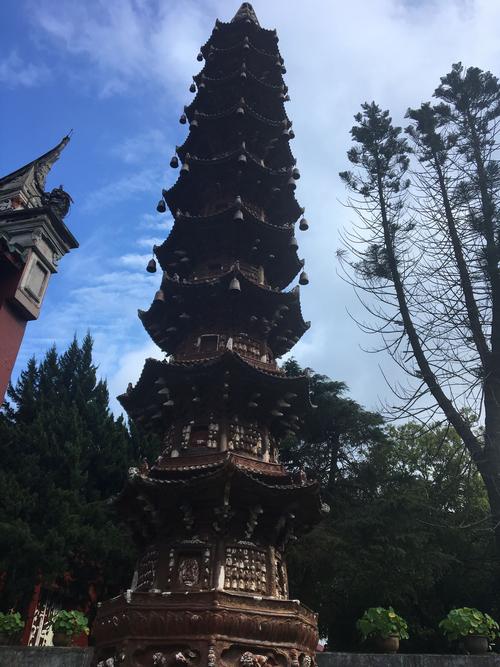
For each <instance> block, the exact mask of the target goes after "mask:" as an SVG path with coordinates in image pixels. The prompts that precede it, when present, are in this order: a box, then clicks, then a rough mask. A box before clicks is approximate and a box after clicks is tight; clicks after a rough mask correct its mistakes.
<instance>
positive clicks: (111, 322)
mask: <svg viewBox="0 0 500 667" xmlns="http://www.w3.org/2000/svg"><path fill="white" fill-rule="evenodd" d="M239 4H240V3H239V2H237V1H235V2H229V1H228V0H197V1H194V0H85V2H82V1H81V0H74V1H73V0H36V2H35V1H34V0H2V2H1V3H0V45H1V46H0V86H1V91H2V92H1V94H0V99H1V107H0V108H1V111H0V115H1V119H2V122H1V123H0V145H1V152H0V174H2V175H5V174H7V173H9V172H11V171H14V170H15V169H17V168H19V167H20V166H22V165H23V164H26V163H27V162H30V161H31V160H33V159H34V158H36V157H38V156H39V155H41V154H43V153H45V152H46V151H47V150H49V149H50V148H52V147H53V146H54V145H56V144H57V143H58V142H59V141H60V139H61V138H62V137H63V136H64V135H65V134H67V133H68V132H69V131H70V130H71V129H73V130H74V133H73V135H72V139H71V142H70V144H69V145H68V147H67V148H66V149H65V151H64V152H63V154H62V156H61V158H60V160H59V161H58V162H57V163H56V165H55V166H54V168H53V170H52V172H51V174H50V176H49V179H48V183H47V186H48V189H51V188H52V187H55V186H57V185H60V184H63V185H64V188H65V189H66V190H67V191H68V192H69V193H70V194H71V196H72V198H73V200H74V204H73V207H72V210H71V212H70V214H69V215H68V217H67V218H66V223H67V225H68V226H69V227H70V229H71V231H72V232H73V234H74V235H75V236H76V237H77V239H78V240H79V242H80V247H79V248H78V249H77V250H73V251H72V252H71V253H70V254H69V255H67V256H65V257H64V258H63V259H62V260H61V262H60V265H59V272H58V274H57V275H56V276H53V278H52V280H51V282H50V285H49V289H48V292H47V295H46V297H45V301H44V305H43V308H42V313H41V316H40V318H39V320H38V321H36V322H31V323H29V324H28V328H27V332H26V334H25V337H24V341H23V345H22V347H21V350H20V353H19V356H18V360H17V364H16V367H15V370H14V377H15V376H16V375H17V374H18V373H19V371H20V370H21V369H22V368H23V367H24V366H25V364H26V361H27V359H28V358H29V357H31V356H32V355H35V356H37V357H38V358H40V357H41V356H42V355H43V354H44V352H45V350H46V349H47V348H48V347H49V346H50V345H51V344H53V343H55V344H56V346H57V348H58V349H59V350H60V351H62V350H64V348H65V347H66V346H67V344H68V343H69V341H70V340H71V339H72V338H73V336H74V335H75V334H76V335H77V336H78V337H80V338H81V337H82V336H83V335H84V334H85V333H86V331H88V330H89V331H90V332H91V333H92V335H93V337H94V339H95V347H94V351H95V360H96V362H97V364H98V366H99V373H100V375H101V376H102V377H104V378H106V379H107V381H108V384H109V389H110V394H111V396H112V397H114V396H116V395H117V394H119V393H122V392H123V391H124V390H125V388H126V386H127V384H128V382H130V381H132V382H134V383H135V381H136V380H137V379H138V377H139V375H140V372H141V370H142V367H143V364H144V360H145V358H146V357H157V358H162V353H161V351H160V350H159V349H158V348H157V347H156V346H155V345H154V344H153V342H152V341H151V340H150V339H149V337H148V335H147V333H146V331H145V330H144V329H143V327H142V325H141V323H140V321H139V319H138V317H137V309H139V308H140V309H144V310H146V309H147V308H148V307H149V304H150V303H151V301H152V298H153V295H154V292H155V291H156V289H157V288H158V284H159V282H160V279H161V274H160V272H158V273H156V274H148V273H146V271H145V267H146V264H147V261H148V260H149V259H150V258H151V256H152V255H151V249H152V246H153V245H154V244H155V243H160V242H162V240H163V239H164V238H165V237H166V235H167V234H168V232H169V229H170V228H171V224H172V220H171V218H169V216H168V215H167V214H163V215H161V214H158V213H157V212H156V203H157V201H158V199H159V198H160V195H161V189H162V187H167V188H168V187H170V186H171V185H172V184H173V183H174V182H175V179H176V177H177V173H178V172H177V171H176V170H172V169H171V168H170V167H169V161H170V157H171V156H172V155H173V153H174V149H175V145H176V144H178V145H180V144H182V143H183V141H184V138H185V136H186V132H187V130H186V126H183V125H180V124H179V122H178V119H179V116H180V114H181V113H182V108H183V105H184V104H188V103H189V102H190V100H191V99H192V97H193V95H192V94H191V93H190V92H189V90H188V88H189V85H190V83H191V77H192V76H193V75H194V74H196V73H197V72H198V71H199V70H200V68H201V67H200V63H198V62H197V61H196V55H197V53H198V50H199V47H200V45H202V44H203V43H204V42H205V41H206V40H207V39H208V37H209V35H210V33H211V30H212V28H213V25H214V23H215V19H216V18H219V19H220V20H222V21H229V20H230V19H231V18H232V16H233V15H234V13H235V12H236V10H237V9H238V6H239ZM253 6H254V9H255V11H256V13H257V15H258V18H259V21H260V23H261V25H262V26H263V27H266V28H276V29H277V31H278V36H279V48H280V52H281V55H282V56H283V58H284V60H285V64H286V67H287V73H286V75H285V80H286V83H287V85H288V87H289V94H290V97H291V101H290V102H288V107H287V113H288V115H289V117H290V118H291V120H293V124H294V131H295V135H296V137H295V139H294V140H293V142H292V151H293V153H294V155H295V157H296V158H297V166H298V167H299V169H300V172H301V179H300V180H299V181H298V187H297V191H296V196H297V199H298V200H299V202H300V203H301V205H302V206H305V208H306V217H307V219H308V221H309V223H310V228H309V231H307V232H305V233H304V232H299V231H297V236H298V239H299V244H300V249H299V256H300V257H303V258H305V260H306V270H307V272H308V274H309V278H310V284H309V285H308V286H307V287H303V288H302V291H301V298H302V310H303V313H304V317H305V319H307V320H311V321H312V327H311V329H310V330H309V331H308V332H307V333H306V335H305V336H304V337H303V339H302V340H301V341H300V342H299V343H298V344H297V345H296V346H295V348H294V349H293V352H292V354H293V356H295V358H296V359H297V360H298V361H299V363H300V364H302V365H303V366H309V367H311V368H313V369H314V370H315V371H317V372H320V373H324V374H326V375H329V376H330V377H332V378H334V379H336V380H343V381H345V382H346V383H347V385H348V386H349V390H350V394H351V396H352V397H353V398H354V399H355V400H357V401H359V402H360V403H362V404H363V405H365V406H366V407H368V408H370V409H377V408H378V407H379V406H380V404H381V402H384V401H386V400H389V401H390V400H391V396H390V390H389V388H388V387H387V385H386V383H385V381H384V379H383V374H382V371H384V373H385V374H386V375H387V376H388V377H389V378H392V377H394V376H395V375H394V374H395V372H396V371H395V369H394V366H393V364H392V362H391V361H390V359H388V358H386V357H384V356H383V355H380V354H378V355H376V354H370V353H368V352H366V351H365V350H366V349H370V348H372V347H374V346H376V344H377V341H376V340H374V339H373V338H369V337H367V335H366V334H363V333H362V332H361V331H360V330H359V328H358V327H357V325H356V324H355V322H354V321H353V320H352V318H351V317H350V315H349V313H351V314H353V315H355V316H358V317H363V312H362V310H361V308H360V306H359V304H358V302H357V300H356V296H355V294H354V293H353V291H352V288H351V287H350V286H349V285H347V284H346V283H345V282H343V281H342V279H341V277H340V276H339V274H338V272H339V267H338V264H337V260H336V251H337V249H338V248H339V247H340V238H339V234H340V232H341V231H342V229H348V228H349V226H350V225H351V224H352V221H353V214H352V212H351V211H350V210H349V209H348V208H347V207H346V206H345V201H346V192H345V190H344V186H343V185H342V183H341V182H340V179H339V178H338V172H339V171H342V170H344V169H346V168H347V166H348V163H347V159H346V151H347V150H348V148H349V146H350V137H349V130H350V128H351V126H352V125H353V115H354V114H355V113H356V112H357V111H358V109H359V106H360V104H361V103H362V102H364V101H372V100H375V101H376V102H377V103H378V104H379V105H380V106H382V107H383V108H387V109H390V111H391V113H392V116H393V119H394V121H395V122H396V123H398V124H404V122H405V121H404V114H405V111H406V109H407V108H408V107H410V106H412V107H415V106H418V105H419V104H420V103H421V102H423V101H425V100H427V99H429V98H430V97H431V95H432V92H433V90H434V89H435V88H436V86H437V85H438V83H439V78H440V76H443V75H444V74H446V73H447V72H448V71H449V70H450V68H451V65H452V63H454V62H457V61H462V62H463V63H464V64H466V65H475V66H478V67H480V68H482V69H489V70H491V71H492V72H493V73H495V74H497V75H500V41H499V40H498V26H499V25H500V2H499V1H498V0H357V1H356V2H352V1H348V0H308V2H304V1H303V0H286V2H285V1H284V0H266V1H265V2H264V0H255V2H254V3H253ZM112 407H113V409H114V410H115V411H116V412H119V411H120V409H119V406H118V404H117V403H116V401H114V399H113V402H112Z"/></svg>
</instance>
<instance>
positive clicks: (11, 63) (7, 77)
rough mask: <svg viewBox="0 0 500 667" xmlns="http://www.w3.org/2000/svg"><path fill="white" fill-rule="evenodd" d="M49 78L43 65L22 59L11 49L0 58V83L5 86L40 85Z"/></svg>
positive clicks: (26, 86) (47, 71) (28, 86)
mask: <svg viewBox="0 0 500 667" xmlns="http://www.w3.org/2000/svg"><path fill="white" fill-rule="evenodd" d="M49 78H50V71H49V69H48V67H46V66H45V65H35V64H34V63H32V62H26V61H25V60H23V59H22V58H21V57H20V56H19V54H18V53H17V52H16V51H11V52H10V53H9V54H8V55H7V56H6V57H5V58H3V59H2V60H0V83H2V84H4V85H5V86H7V88H15V87H17V86H23V87H25V88H32V87H33V86H40V85H42V84H44V83H45V82H46V81H47V80H48V79H49Z"/></svg>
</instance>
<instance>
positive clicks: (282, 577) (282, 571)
mask: <svg viewBox="0 0 500 667" xmlns="http://www.w3.org/2000/svg"><path fill="white" fill-rule="evenodd" d="M275 566H276V570H275V571H276V596H277V597H279V598H283V599H286V598H288V576H287V571H286V564H285V563H284V562H283V559H282V557H281V555H280V554H279V553H276V554H275Z"/></svg>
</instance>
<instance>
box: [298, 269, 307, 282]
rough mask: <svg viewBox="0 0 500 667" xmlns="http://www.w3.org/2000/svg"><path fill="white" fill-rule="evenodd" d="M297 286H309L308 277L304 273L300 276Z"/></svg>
mask: <svg viewBox="0 0 500 667" xmlns="http://www.w3.org/2000/svg"><path fill="white" fill-rule="evenodd" d="M299 285H309V277H308V275H307V273H306V272H305V271H302V273H301V274H300V277H299Z"/></svg>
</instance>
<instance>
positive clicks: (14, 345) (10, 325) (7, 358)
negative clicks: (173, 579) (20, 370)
mask: <svg viewBox="0 0 500 667" xmlns="http://www.w3.org/2000/svg"><path fill="white" fill-rule="evenodd" d="M25 329H26V320H25V319H23V318H22V317H20V316H19V315H17V314H16V313H15V312H14V310H13V309H12V307H11V306H10V305H9V304H8V303H7V302H6V301H3V303H0V402H3V399H4V396H5V392H6V391H7V387H8V385H9V380H10V375H11V373H12V369H13V367H14V363H15V361H16V357H17V353H18V351H19V347H20V345H21V341H22V339H23V336H24V330H25Z"/></svg>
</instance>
